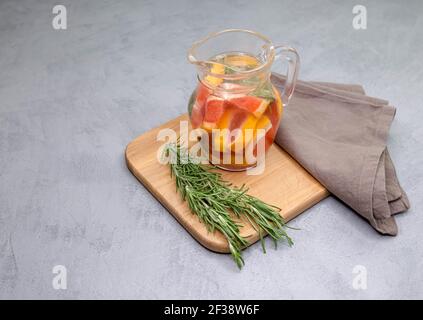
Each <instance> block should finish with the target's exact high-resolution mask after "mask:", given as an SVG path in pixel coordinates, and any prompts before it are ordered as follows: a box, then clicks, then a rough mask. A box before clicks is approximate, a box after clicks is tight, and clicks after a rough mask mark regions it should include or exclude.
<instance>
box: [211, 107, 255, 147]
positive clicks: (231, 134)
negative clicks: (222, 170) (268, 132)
mask: <svg viewBox="0 0 423 320" xmlns="http://www.w3.org/2000/svg"><path fill="white" fill-rule="evenodd" d="M256 123H257V118H256V117H254V116H253V115H252V114H250V113H246V112H244V111H239V110H236V109H233V108H228V109H226V111H225V113H224V115H223V116H222V118H221V120H220V122H219V126H218V128H219V129H220V130H221V131H220V132H219V133H218V134H217V132H216V133H215V135H214V140H213V145H214V148H215V150H217V151H221V152H228V151H236V152H242V151H243V150H244V146H245V145H247V144H248V143H250V141H251V140H252V139H253V136H254V131H255V130H254V129H255V127H256ZM248 129H250V130H251V131H249V132H248Z"/></svg>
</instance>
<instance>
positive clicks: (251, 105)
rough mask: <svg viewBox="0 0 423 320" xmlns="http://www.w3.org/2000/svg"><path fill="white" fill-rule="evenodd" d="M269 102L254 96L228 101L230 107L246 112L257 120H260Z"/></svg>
mask: <svg viewBox="0 0 423 320" xmlns="http://www.w3.org/2000/svg"><path fill="white" fill-rule="evenodd" d="M270 102H271V100H268V99H263V98H259V97H255V96H244V97H239V98H233V99H230V100H229V103H230V104H231V105H232V106H234V107H236V108H238V109H242V110H245V111H248V112H250V113H252V114H253V115H254V116H255V117H257V118H260V117H261V115H262V114H263V113H264V112H265V111H266V109H267V106H268V105H269V104H270Z"/></svg>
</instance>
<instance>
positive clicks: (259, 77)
mask: <svg viewBox="0 0 423 320" xmlns="http://www.w3.org/2000/svg"><path fill="white" fill-rule="evenodd" d="M262 63H263V62H262V61H261V60H260V58H259V57H256V56H253V55H249V54H246V53H242V52H232V53H227V54H220V55H217V56H215V57H212V58H211V59H209V60H208V67H209V68H210V73H208V74H207V75H205V76H204V77H203V78H202V79H200V81H199V84H198V86H197V88H196V89H195V90H194V92H193V94H192V96H191V98H190V102H189V106H188V110H189V115H190V119H191V125H192V127H193V128H194V129H196V128H201V129H203V130H205V131H206V132H207V135H206V136H203V139H202V143H203V144H204V147H206V148H207V150H208V152H209V157H210V160H211V162H212V163H213V164H215V165H217V166H218V167H220V168H223V169H228V170H244V169H246V168H248V167H252V166H254V165H255V164H256V161H257V157H258V156H261V155H260V154H258V152H260V151H264V152H266V151H267V149H268V148H269V147H270V146H271V145H272V143H273V140H274V138H275V135H276V131H277V129H278V126H279V122H280V120H281V116H282V109H283V104H282V100H281V97H280V94H279V92H278V91H277V90H276V88H275V87H274V86H273V85H272V84H271V82H270V73H256V74H255V75H253V76H251V77H240V78H236V77H232V78H231V79H230V80H227V79H225V75H234V74H237V73H243V72H248V71H250V70H255V69H257V68H258V67H260V65H261V64H262ZM220 75H221V76H222V77H220ZM204 137H206V138H205V139H206V140H207V141H203V140H204ZM260 144H262V146H261V147H260Z"/></svg>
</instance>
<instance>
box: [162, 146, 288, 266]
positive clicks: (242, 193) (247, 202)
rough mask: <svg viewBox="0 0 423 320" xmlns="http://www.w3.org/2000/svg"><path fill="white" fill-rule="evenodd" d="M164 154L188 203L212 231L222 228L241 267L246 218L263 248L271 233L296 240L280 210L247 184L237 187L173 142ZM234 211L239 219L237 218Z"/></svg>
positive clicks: (281, 237)
mask: <svg viewBox="0 0 423 320" xmlns="http://www.w3.org/2000/svg"><path fill="white" fill-rule="evenodd" d="M164 155H165V156H167V157H169V158H171V159H173V161H170V163H169V164H170V170H171V176H173V177H175V181H176V188H177V190H178V191H179V192H180V194H181V196H182V199H184V200H186V201H187V202H188V206H189V208H190V209H191V211H192V212H193V213H194V214H196V215H197V216H198V218H199V219H200V220H201V221H202V222H203V223H204V224H205V226H206V227H207V229H208V230H209V232H214V231H215V230H218V231H220V232H221V233H222V234H223V235H224V236H225V237H226V239H227V241H228V245H229V249H230V252H231V254H232V257H233V259H234V260H235V263H236V264H237V266H238V267H239V268H240V269H241V268H242V266H243V265H244V260H243V259H242V249H243V248H244V247H246V246H247V245H248V240H247V239H246V238H244V237H242V236H241V234H240V227H241V225H240V224H239V219H240V218H241V217H246V219H247V220H248V221H249V222H250V223H251V224H252V226H253V227H254V228H255V229H256V230H257V231H258V233H259V235H260V240H261V243H262V247H263V251H264V252H266V250H265V246H264V240H263V236H264V234H265V233H267V234H269V235H270V237H272V239H273V240H274V242H275V246H276V244H277V241H278V240H286V241H287V243H288V244H289V245H292V244H293V242H292V240H291V238H290V237H289V236H288V234H287V233H286V231H285V227H286V226H285V221H284V219H283V218H282V217H281V216H280V214H279V211H280V209H279V208H277V207H275V206H272V205H269V204H266V203H265V202H263V201H261V200H260V199H257V198H255V197H253V196H251V195H249V194H247V191H248V189H247V188H246V187H245V186H241V187H240V188H238V187H234V186H232V185H231V184H229V183H228V182H226V181H224V180H223V179H222V177H221V174H220V173H219V172H216V171H214V170H213V169H212V168H210V167H208V166H204V165H202V164H200V163H199V161H198V160H199V159H198V158H195V157H193V156H191V155H190V154H189V152H188V150H187V149H186V148H185V147H183V146H181V145H180V144H179V142H178V143H169V144H168V145H167V146H166V147H165V148H164ZM231 213H232V214H233V215H234V216H235V217H236V218H237V220H238V222H237V221H234V220H233V218H232V216H231Z"/></svg>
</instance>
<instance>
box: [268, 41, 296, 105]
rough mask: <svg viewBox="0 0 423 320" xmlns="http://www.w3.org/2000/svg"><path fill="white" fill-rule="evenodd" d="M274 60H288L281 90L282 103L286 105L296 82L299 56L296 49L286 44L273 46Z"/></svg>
mask: <svg viewBox="0 0 423 320" xmlns="http://www.w3.org/2000/svg"><path fill="white" fill-rule="evenodd" d="M274 49H275V54H276V55H275V60H279V59H285V60H286V61H287V62H288V71H287V74H286V80H285V86H284V89H283V92H282V96H281V98H282V103H283V104H284V105H287V104H288V102H289V100H290V99H291V97H292V94H293V93H294V90H295V85H296V84H297V77H298V72H299V69H300V56H299V55H298V52H297V50H295V49H294V48H292V47H288V46H274Z"/></svg>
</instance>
